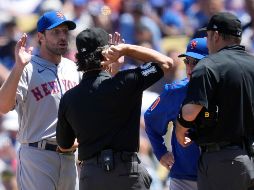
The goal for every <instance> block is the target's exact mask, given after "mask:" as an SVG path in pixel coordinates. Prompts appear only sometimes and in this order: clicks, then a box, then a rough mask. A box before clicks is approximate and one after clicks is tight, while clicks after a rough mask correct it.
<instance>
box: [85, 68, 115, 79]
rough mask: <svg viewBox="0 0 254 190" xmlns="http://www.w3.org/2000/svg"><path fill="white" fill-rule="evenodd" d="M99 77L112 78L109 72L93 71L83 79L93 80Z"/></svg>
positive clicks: (87, 73) (86, 73)
mask: <svg viewBox="0 0 254 190" xmlns="http://www.w3.org/2000/svg"><path fill="white" fill-rule="evenodd" d="M98 76H104V77H111V76H110V74H109V73H108V72H107V71H104V70H92V71H88V72H85V73H84V74H83V79H87V78H93V77H98Z"/></svg>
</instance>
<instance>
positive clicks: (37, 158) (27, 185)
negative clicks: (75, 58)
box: [15, 56, 81, 190]
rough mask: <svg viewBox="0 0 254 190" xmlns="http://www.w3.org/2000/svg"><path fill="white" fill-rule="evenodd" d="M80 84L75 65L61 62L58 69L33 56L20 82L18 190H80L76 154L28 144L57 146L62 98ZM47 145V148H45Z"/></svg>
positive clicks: (64, 61) (17, 95)
mask: <svg viewBox="0 0 254 190" xmlns="http://www.w3.org/2000/svg"><path fill="white" fill-rule="evenodd" d="M80 80H81V74H80V73H79V72H78V71H77V67H76V64H75V63H73V62H72V61H70V60H68V59H66V58H62V59H61V62H60V63H59V64H58V65H55V64H53V63H50V62H48V61H46V60H44V59H42V58H40V57H38V56H32V59H31V62H30V63H28V64H27V65H26V66H25V68H24V71H23V74H22V76H21V78H20V81H19V84H18V89H17V93H16V107H15V108H16V110H17V112H18V115H19V126H20V127H19V131H18V136H17V139H18V141H19V142H20V143H21V146H20V149H19V151H18V158H19V160H18V161H19V164H18V170H17V181H18V188H19V189H21V190H23V189H36V190H44V189H47V190H74V189H78V175H77V167H76V165H75V156H74V154H60V153H58V152H56V151H51V150H45V149H44V148H40V147H39V148H38V147H33V146H29V144H28V143H37V142H40V143H42V142H43V143H48V142H49V143H50V144H56V139H55V136H56V123H57V117H58V107H59V102H60V99H61V97H62V95H63V94H64V93H65V92H66V91H67V90H69V89H70V88H72V87H74V86H76V85H77V84H78V83H79V82H80ZM44 145H45V144H44Z"/></svg>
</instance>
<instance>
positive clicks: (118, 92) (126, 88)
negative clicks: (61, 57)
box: [56, 28, 173, 190]
mask: <svg viewBox="0 0 254 190" xmlns="http://www.w3.org/2000/svg"><path fill="white" fill-rule="evenodd" d="M108 42H109V34H108V33H106V32H105V31H104V30H102V29H100V28H91V29H86V30H84V31H82V32H81V33H80V34H79V35H78V36H77V38H76V45H77V49H78V53H77V54H76V58H77V66H78V70H79V71H83V72H84V74H83V79H82V81H81V83H80V84H79V85H77V86H76V87H74V88H73V90H69V91H68V92H67V93H66V94H65V95H64V96H63V97H62V99H61V102H60V107H59V115H58V117H59V120H58V124H57V129H56V130H57V142H58V144H59V147H60V149H61V150H62V151H64V150H65V149H68V148H70V147H71V146H72V144H73V143H74V140H75V137H77V140H78V143H79V147H78V151H79V152H78V158H79V160H80V161H82V168H81V173H80V186H79V187H80V189H81V190H86V189H89V190H105V189H110V190H119V189H121V190H125V189H126V190H130V189H149V188H150V184H151V181H152V179H151V177H150V176H149V174H148V172H147V171H146V169H145V168H144V166H143V165H142V164H141V163H140V160H139V158H138V156H137V152H138V150H139V123H140V112H141V99H142V92H143V91H144V90H145V89H147V88H148V87H149V86H151V85H152V84H154V83H155V82H156V81H158V80H159V79H160V78H161V77H163V74H164V72H166V71H169V70H170V68H171V67H172V65H173V61H172V59H171V58H169V57H167V56H164V55H162V54H160V53H158V52H156V51H154V50H152V49H148V48H144V47H141V46H135V45H128V44H119V45H112V46H111V47H110V48H109V49H107V50H106V51H105V54H103V55H102V50H104V48H107V46H108ZM124 55H128V56H131V57H132V58H134V59H139V60H141V61H143V62H148V61H151V62H149V63H145V64H143V65H141V66H140V67H138V68H136V69H132V70H125V71H120V72H119V73H117V74H116V75H114V77H112V76H111V75H110V73H109V72H107V71H106V70H104V69H103V68H102V64H101V63H102V61H105V60H107V62H104V64H109V63H111V60H109V59H112V61H117V60H118V58H120V57H121V56H124ZM106 58H107V59H106Z"/></svg>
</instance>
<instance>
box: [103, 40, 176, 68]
mask: <svg viewBox="0 0 254 190" xmlns="http://www.w3.org/2000/svg"><path fill="white" fill-rule="evenodd" d="M103 55H104V56H105V57H106V58H107V60H108V61H105V62H103V63H102V64H103V65H108V64H110V63H112V62H115V61H116V60H117V59H118V58H119V57H121V56H128V57H131V58H133V59H137V60H140V61H142V62H156V63H158V64H159V66H160V67H161V69H162V70H163V72H164V73H167V72H168V71H170V70H171V69H172V68H173V65H174V62H173V59H171V58H170V57H167V56H166V55H163V54H161V53H159V52H158V51H155V50H153V49H150V48H146V47H142V46H137V45H131V44H119V45H112V46H110V48H108V49H106V50H105V51H103ZM142 64H143V63H142Z"/></svg>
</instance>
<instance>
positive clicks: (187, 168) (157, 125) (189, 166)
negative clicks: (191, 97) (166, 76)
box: [145, 38, 208, 190]
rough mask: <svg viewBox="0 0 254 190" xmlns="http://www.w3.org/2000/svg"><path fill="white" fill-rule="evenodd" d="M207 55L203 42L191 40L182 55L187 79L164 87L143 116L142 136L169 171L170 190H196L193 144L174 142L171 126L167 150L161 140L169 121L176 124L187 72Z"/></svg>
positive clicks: (203, 39) (186, 85)
mask: <svg viewBox="0 0 254 190" xmlns="http://www.w3.org/2000/svg"><path fill="white" fill-rule="evenodd" d="M207 54H208V49H207V43H206V38H195V39H192V40H191V41H190V42H189V44H188V46H187V50H186V53H185V54H181V55H179V57H185V59H184V62H185V65H186V75H187V78H185V79H183V80H181V81H176V82H174V83H172V84H166V85H165V88H164V91H163V92H162V93H161V95H160V96H159V97H158V98H157V99H156V100H155V102H154V103H153V104H152V105H151V106H150V108H148V110H147V111H146V112H145V124H146V133H147V135H148V137H149V140H150V142H151V145H152V148H153V152H154V154H155V156H156V158H157V159H158V160H159V161H160V163H161V164H162V165H163V166H164V167H166V168H167V169H169V170H170V190H197V183H196V181H197V162H198V158H199V155H200V150H199V147H198V146H197V145H196V144H195V143H193V144H191V145H190V146H188V147H187V148H183V147H182V146H181V145H180V144H179V143H178V142H177V139H176V135H175V125H173V126H174V127H173V131H172V137H171V146H172V152H170V151H168V150H167V147H166V146H165V142H164V139H163V136H164V135H165V134H166V132H167V129H168V123H169V122H170V121H172V122H173V124H174V122H175V121H176V118H177V116H178V113H179V110H180V107H181V104H182V102H183V100H184V98H185V96H186V92H187V88H188V82H189V78H190V75H191V71H192V69H193V68H194V66H195V65H196V64H197V63H198V61H199V60H200V59H202V58H203V57H205V56H206V55H207Z"/></svg>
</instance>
